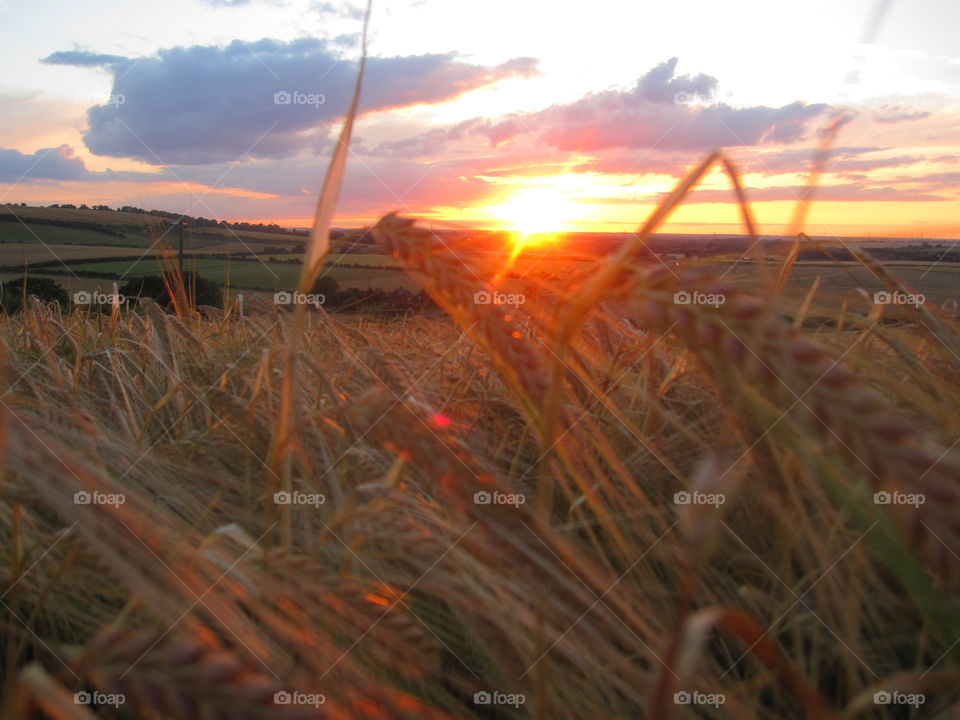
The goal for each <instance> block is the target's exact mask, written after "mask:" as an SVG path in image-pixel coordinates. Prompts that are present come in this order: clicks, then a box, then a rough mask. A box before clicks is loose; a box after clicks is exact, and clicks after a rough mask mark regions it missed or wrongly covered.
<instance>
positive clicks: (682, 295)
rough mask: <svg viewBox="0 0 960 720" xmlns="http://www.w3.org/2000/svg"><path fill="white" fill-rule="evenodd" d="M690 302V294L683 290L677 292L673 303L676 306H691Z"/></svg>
mask: <svg viewBox="0 0 960 720" xmlns="http://www.w3.org/2000/svg"><path fill="white" fill-rule="evenodd" d="M690 300H691V297H690V293H688V292H687V291H686V290H681V291H680V292H675V293H674V294H673V302H674V304H675V305H689V304H690Z"/></svg>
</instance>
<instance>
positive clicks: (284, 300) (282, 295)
mask: <svg viewBox="0 0 960 720" xmlns="http://www.w3.org/2000/svg"><path fill="white" fill-rule="evenodd" d="M292 301H293V295H291V294H290V293H288V292H287V291H286V290H281V291H280V292H275V293H274V294H273V303H274V305H289V304H290V303H291V302H292Z"/></svg>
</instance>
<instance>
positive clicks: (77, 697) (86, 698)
mask: <svg viewBox="0 0 960 720" xmlns="http://www.w3.org/2000/svg"><path fill="white" fill-rule="evenodd" d="M92 700H93V698H92V697H91V696H90V693H88V692H87V691H86V690H81V691H80V692H77V693H74V694H73V702H74V703H75V704H77V705H89V704H90V702H91V701H92Z"/></svg>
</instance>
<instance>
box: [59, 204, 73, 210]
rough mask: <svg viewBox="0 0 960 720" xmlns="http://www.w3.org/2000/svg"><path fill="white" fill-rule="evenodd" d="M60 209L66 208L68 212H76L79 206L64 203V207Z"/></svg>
mask: <svg viewBox="0 0 960 720" xmlns="http://www.w3.org/2000/svg"><path fill="white" fill-rule="evenodd" d="M60 207H62V208H65V209H67V210H76V209H77V206H76V205H74V204H72V203H63V205H61V206H60Z"/></svg>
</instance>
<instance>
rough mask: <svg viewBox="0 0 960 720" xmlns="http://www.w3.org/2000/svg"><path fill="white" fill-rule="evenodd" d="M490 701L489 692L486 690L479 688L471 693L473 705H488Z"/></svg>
mask: <svg viewBox="0 0 960 720" xmlns="http://www.w3.org/2000/svg"><path fill="white" fill-rule="evenodd" d="M491 701H492V698H491V697H490V693H488V692H487V691H486V690H480V691H479V692H475V693H474V694H473V704H474V705H489V704H490V703H491Z"/></svg>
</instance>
